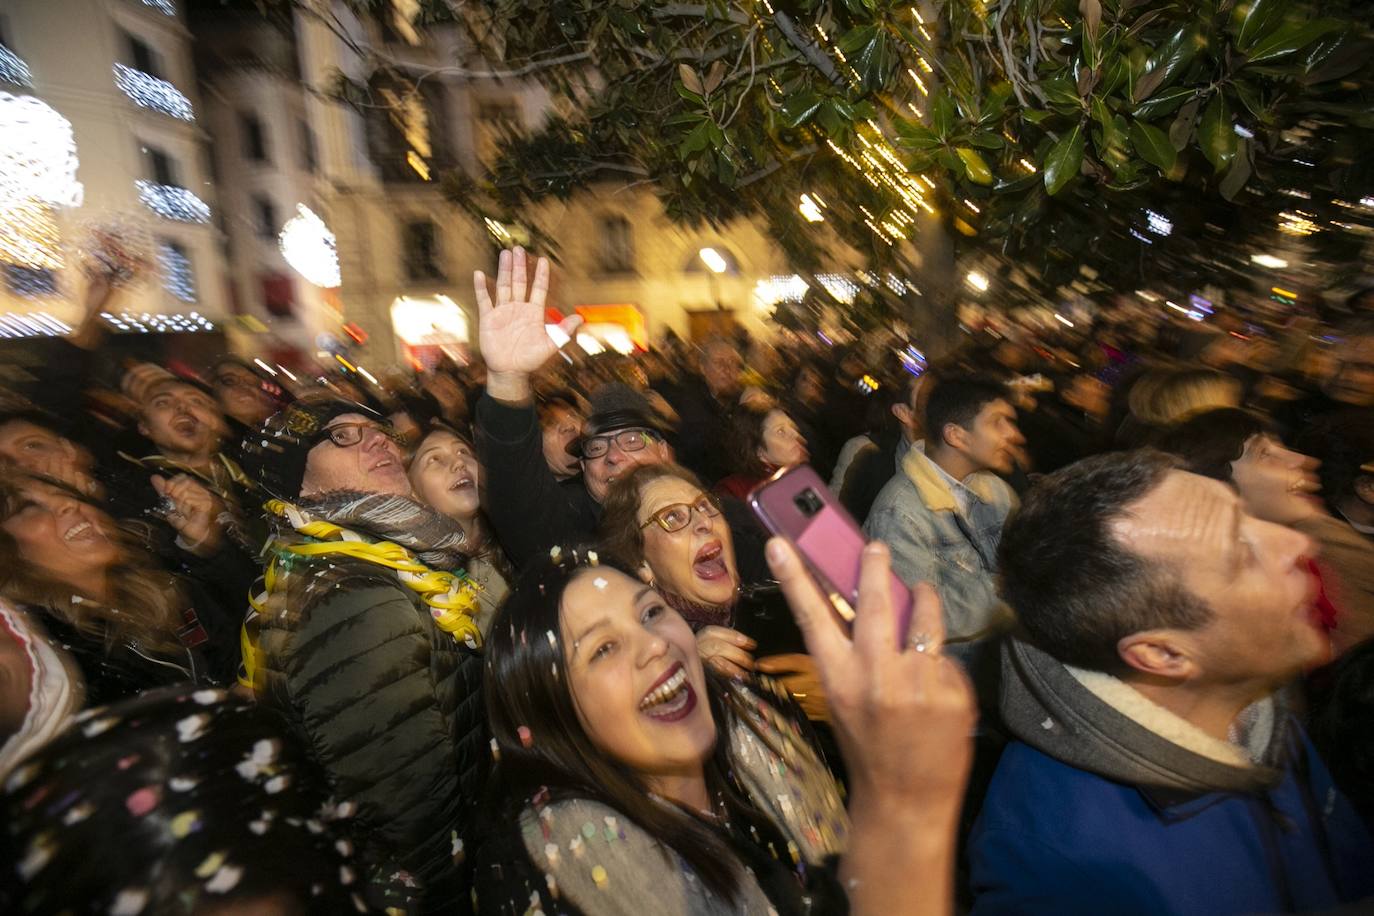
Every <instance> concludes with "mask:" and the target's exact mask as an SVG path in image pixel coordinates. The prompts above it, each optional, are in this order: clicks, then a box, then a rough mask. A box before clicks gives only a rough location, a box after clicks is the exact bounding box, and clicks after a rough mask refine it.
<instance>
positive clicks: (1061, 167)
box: [1044, 123, 1084, 194]
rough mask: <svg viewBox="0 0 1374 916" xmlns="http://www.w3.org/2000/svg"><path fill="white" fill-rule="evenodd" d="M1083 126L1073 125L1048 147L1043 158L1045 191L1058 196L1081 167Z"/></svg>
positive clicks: (1080, 124)
mask: <svg viewBox="0 0 1374 916" xmlns="http://www.w3.org/2000/svg"><path fill="white" fill-rule="evenodd" d="M1083 144H1084V138H1083V125H1082V123H1079V124H1075V125H1074V126H1073V127H1072V128H1071V129H1070V130H1069V131H1068V132H1066V133H1065V134H1064V135H1063V136H1061V137H1060V138H1059V140H1058V141H1056V142H1055V144H1054V146H1052V147H1050V152H1049V155H1047V156H1046V157H1045V168H1044V173H1045V190H1047V191H1049V192H1050V194H1058V193H1059V191H1060V190H1061V189H1062V188H1063V187H1064V185H1066V184H1068V183H1069V180H1070V179H1071V178H1073V177H1074V176H1075V175H1077V174H1078V170H1079V168H1081V167H1082V165H1083Z"/></svg>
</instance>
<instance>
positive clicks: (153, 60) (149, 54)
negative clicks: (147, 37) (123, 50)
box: [124, 32, 162, 79]
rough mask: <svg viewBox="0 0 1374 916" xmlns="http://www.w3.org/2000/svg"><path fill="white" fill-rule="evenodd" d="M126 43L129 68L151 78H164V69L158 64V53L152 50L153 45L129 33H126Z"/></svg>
mask: <svg viewBox="0 0 1374 916" xmlns="http://www.w3.org/2000/svg"><path fill="white" fill-rule="evenodd" d="M124 43H125V44H126V45H127V46H128V51H129V66H131V67H133V68H134V69H135V70H140V71H142V72H144V73H146V74H148V75H149V76H156V77H158V78H159V79H161V78H162V67H161V66H160V64H159V62H158V56H157V52H156V51H154V50H153V49H152V46H151V45H149V44H148V43H147V42H146V41H144V40H143V39H142V38H139V37H138V36H137V35H130V34H129V33H128V32H125V33H124Z"/></svg>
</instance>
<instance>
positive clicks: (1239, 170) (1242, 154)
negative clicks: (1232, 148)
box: [1218, 137, 1250, 200]
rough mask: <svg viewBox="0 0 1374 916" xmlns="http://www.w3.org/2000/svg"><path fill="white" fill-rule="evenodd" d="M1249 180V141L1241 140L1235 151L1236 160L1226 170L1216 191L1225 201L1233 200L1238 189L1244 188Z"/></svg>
mask: <svg viewBox="0 0 1374 916" xmlns="http://www.w3.org/2000/svg"><path fill="white" fill-rule="evenodd" d="M1249 180H1250V140H1249V139H1248V138H1244V137H1242V138H1241V141H1240V144H1239V146H1238V148H1237V150H1236V158H1235V159H1234V160H1233V161H1232V162H1231V167H1230V168H1229V169H1227V170H1226V177H1225V178H1223V179H1221V185H1220V186H1219V188H1218V190H1220V191H1221V196H1222V197H1224V198H1226V199H1227V200H1235V197H1236V195H1237V194H1239V193H1240V189H1241V188H1243V187H1245V182H1247V181H1249Z"/></svg>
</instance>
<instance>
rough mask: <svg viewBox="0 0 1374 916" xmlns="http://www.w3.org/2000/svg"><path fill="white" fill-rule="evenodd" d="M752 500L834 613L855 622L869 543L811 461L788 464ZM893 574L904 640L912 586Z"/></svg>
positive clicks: (750, 502) (752, 494) (850, 622)
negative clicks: (861, 576)
mask: <svg viewBox="0 0 1374 916" xmlns="http://www.w3.org/2000/svg"><path fill="white" fill-rule="evenodd" d="M748 502H749V507H750V508H751V509H753V510H754V514H755V515H757V516H758V517H759V520H760V521H761V522H763V524H764V527H766V528H767V529H768V530H769V531H771V532H772V533H773V534H776V535H779V536H780V537H783V538H786V539H787V540H788V541H789V542H791V544H792V546H793V547H794V548H795V549H796V552H797V553H798V554H799V555H800V556H801V558H802V560H803V562H805V564H806V566H807V569H808V570H809V571H810V573H811V575H812V577H813V578H815V580H816V582H817V583H818V584H819V585H820V586H821V590H822V591H823V592H824V593H825V595H826V597H828V598H829V599H830V603H831V605H832V606H833V607H834V608H835V612H836V613H837V614H839V615H840V617H841V618H843V619H844V620H845V622H846V623H849V624H853V622H854V608H856V607H858V605H859V571H860V570H861V569H862V567H863V549H864V544H865V543H866V542H865V540H864V535H863V531H861V530H860V529H859V525H858V523H857V522H855V521H854V518H853V517H852V516H851V515H850V514H849V512H848V511H847V510H846V509H845V508H844V506H842V505H841V504H840V501H839V500H838V499H837V498H836V497H835V495H834V494H833V493H831V492H830V490H829V489H828V488H827V487H826V485H825V483H824V482H823V481H822V480H821V478H820V476H819V475H818V474H817V473H816V472H815V471H814V470H812V469H811V467H810V466H809V465H804V464H801V465H797V466H795V467H791V468H786V469H784V470H781V471H779V472H777V473H776V474H774V475H773V476H772V477H770V478H769V479H768V480H766V481H764V482H763V483H761V484H759V485H758V486H757V487H755V488H754V490H753V491H752V492H751V493H750V494H749V499H748ZM889 575H890V576H891V580H892V603H893V606H894V607H895V608H896V611H897V623H898V633H897V634H896V635H897V637H898V639H901V640H905V638H906V632H907V627H908V625H909V623H910V620H911V590H910V589H908V588H907V587H906V583H905V582H903V581H902V580H901V579H900V578H899V577H898V576H897V574H896V573H890V574H889Z"/></svg>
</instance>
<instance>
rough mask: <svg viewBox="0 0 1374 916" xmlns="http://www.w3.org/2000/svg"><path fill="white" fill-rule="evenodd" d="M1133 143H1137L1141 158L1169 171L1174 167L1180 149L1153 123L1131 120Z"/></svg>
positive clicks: (1163, 170) (1162, 169) (1136, 147)
mask: <svg viewBox="0 0 1374 916" xmlns="http://www.w3.org/2000/svg"><path fill="white" fill-rule="evenodd" d="M1131 143H1132V144H1134V145H1135V149H1136V152H1138V153H1140V158H1142V159H1144V160H1145V161H1146V162H1148V163H1150V165H1153V166H1154V167H1155V168H1157V169H1159V170H1160V171H1161V172H1168V171H1169V170H1170V169H1172V168H1173V167H1174V161H1175V160H1176V159H1177V158H1178V151H1177V150H1176V149H1174V145H1173V144H1172V143H1170V142H1169V135H1168V134H1166V133H1165V132H1164V131H1162V130H1160V129H1159V128H1158V127H1155V126H1154V125H1152V124H1146V123H1145V122H1144V121H1132V122H1131Z"/></svg>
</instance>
